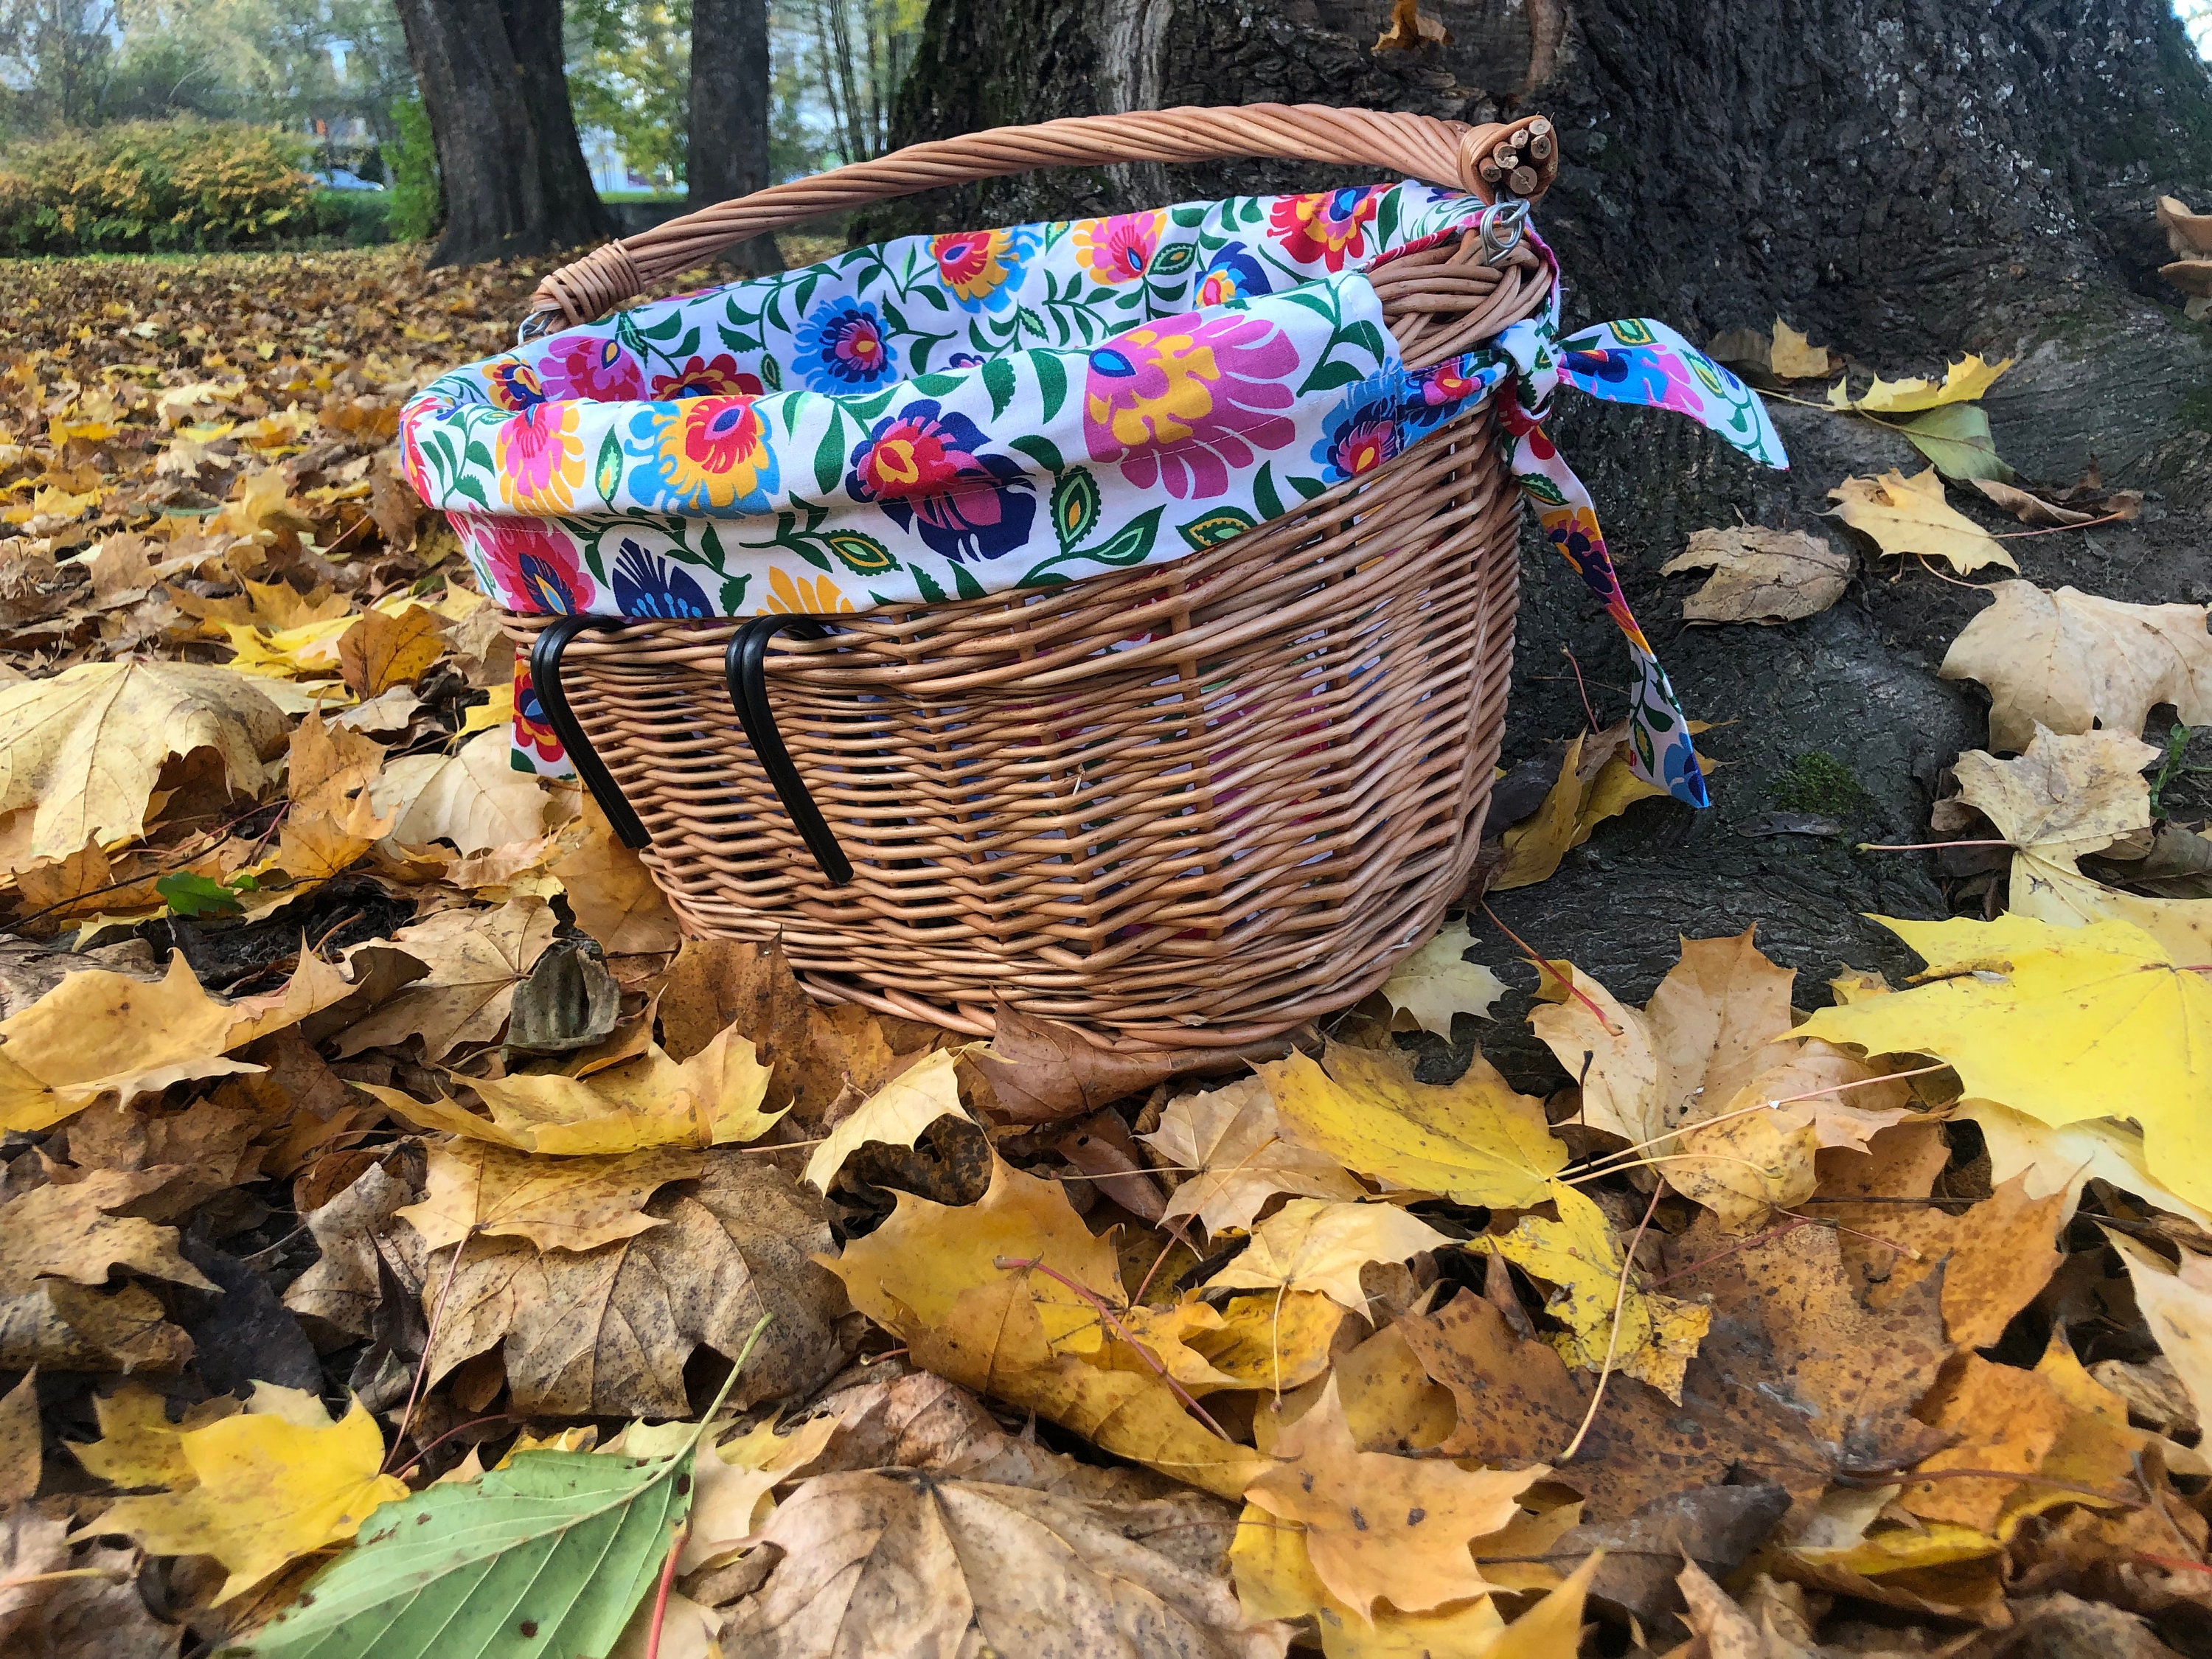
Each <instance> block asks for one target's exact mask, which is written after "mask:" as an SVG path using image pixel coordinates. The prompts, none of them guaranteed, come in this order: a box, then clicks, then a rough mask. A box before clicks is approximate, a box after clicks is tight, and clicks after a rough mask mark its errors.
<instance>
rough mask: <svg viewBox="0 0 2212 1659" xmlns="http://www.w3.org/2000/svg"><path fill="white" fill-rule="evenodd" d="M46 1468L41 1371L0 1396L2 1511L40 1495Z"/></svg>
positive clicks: (27, 1373)
mask: <svg viewBox="0 0 2212 1659" xmlns="http://www.w3.org/2000/svg"><path fill="white" fill-rule="evenodd" d="M44 1468H45V1434H44V1431H42V1430H41V1429H40V1426H39V1368H38V1367H37V1366H35V1365H33V1366H32V1367H31V1368H30V1369H29V1370H27V1371H25V1372H24V1373H23V1380H22V1381H21V1382H20V1383H16V1384H15V1387H14V1388H12V1389H9V1390H8V1392H7V1393H6V1394H5V1395H0V1510H11V1509H13V1508H15V1505H16V1504H27V1503H29V1502H30V1501H31V1500H32V1499H33V1498H36V1497H37V1496H38V1495H39V1481H40V1477H41V1475H42V1474H43V1473H44Z"/></svg>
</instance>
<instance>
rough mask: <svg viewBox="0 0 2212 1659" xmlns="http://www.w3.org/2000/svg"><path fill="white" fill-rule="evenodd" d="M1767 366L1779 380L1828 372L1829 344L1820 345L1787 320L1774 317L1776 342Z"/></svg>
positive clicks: (1768, 356)
mask: <svg viewBox="0 0 2212 1659" xmlns="http://www.w3.org/2000/svg"><path fill="white" fill-rule="evenodd" d="M1766 361H1767V367H1768V368H1771V369H1772V370H1773V371H1774V374H1775V376H1776V378H1777V379H1778V380H1811V379H1813V378H1814V377H1815V376H1817V375H1821V374H1826V373H1827V372H1828V348H1827V347H1826V346H1816V345H1814V343H1812V341H1811V340H1809V339H1808V338H1807V337H1805V336H1804V335H1802V334H1800V333H1799V332H1798V331H1796V329H1794V328H1792V327H1790V325H1789V324H1787V323H1785V322H1784V321H1783V320H1782V319H1781V318H1779V317H1777V318H1776V319H1774V345H1773V348H1772V349H1771V350H1770V351H1769V352H1768V354H1767V360H1766Z"/></svg>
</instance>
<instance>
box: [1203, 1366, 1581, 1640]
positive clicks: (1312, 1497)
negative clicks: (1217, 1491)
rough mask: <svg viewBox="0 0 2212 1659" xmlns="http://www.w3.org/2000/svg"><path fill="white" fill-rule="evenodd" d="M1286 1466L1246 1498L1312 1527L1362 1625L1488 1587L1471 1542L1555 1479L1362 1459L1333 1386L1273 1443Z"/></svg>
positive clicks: (1307, 1536) (1335, 1592)
mask: <svg viewBox="0 0 2212 1659" xmlns="http://www.w3.org/2000/svg"><path fill="white" fill-rule="evenodd" d="M1275 1452H1276V1455H1277V1456H1278V1458H1279V1459H1280V1460H1281V1462H1280V1463H1279V1466H1278V1467H1277V1468H1273V1469H1270V1470H1268V1471H1267V1473H1266V1474H1262V1475H1261V1476H1260V1477H1259V1478H1258V1479H1257V1480H1254V1481H1253V1482H1252V1484H1251V1485H1250V1486H1249V1487H1248V1488H1247V1489H1246V1492H1245V1497H1246V1498H1247V1500H1248V1501H1249V1502H1250V1503H1253V1504H1257V1505H1258V1506H1259V1507H1260V1508H1261V1509H1263V1510H1267V1512H1268V1513H1269V1514H1271V1515H1273V1516H1276V1517H1277V1518H1278V1519H1279V1520H1281V1521H1285V1522H1291V1523H1292V1524H1294V1525H1297V1526H1300V1527H1302V1528H1304V1541H1305V1546H1306V1555H1307V1559H1309V1560H1310V1562H1311V1563H1312V1565H1313V1570H1314V1572H1315V1575H1316V1577H1318V1578H1319V1579H1320V1580H1321V1582H1322V1584H1323V1586H1324V1587H1326V1588H1327V1589H1328V1593H1329V1594H1330V1595H1332V1596H1334V1598H1335V1599H1336V1600H1337V1601H1341V1602H1343V1603H1344V1604H1345V1605H1346V1606H1347V1607H1351V1608H1352V1609H1353V1610H1354V1611H1355V1612H1356V1613H1358V1614H1359V1616H1360V1617H1361V1618H1363V1619H1367V1618H1370V1617H1371V1616H1372V1614H1373V1612H1374V1607H1375V1604H1376V1602H1377V1601H1384V1600H1388V1601H1390V1602H1391V1603H1392V1605H1394V1606H1395V1607H1399V1608H1401V1609H1402V1610H1404V1611H1407V1612H1414V1613H1418V1612H1419V1611H1421V1610H1422V1609H1424V1608H1427V1607H1438V1606H1441V1605H1443V1603H1444V1602H1447V1601H1457V1600H1460V1599H1462V1598H1463V1597H1466V1596H1470V1595H1480V1594H1482V1593H1483V1592H1485V1591H1486V1590H1488V1589H1491V1588H1492V1585H1491V1584H1490V1583H1489V1582H1488V1581H1487V1580H1486V1579H1485V1578H1484V1577H1483V1576H1482V1574H1481V1573H1480V1571H1477V1569H1476V1567H1475V1564H1474V1556H1473V1554H1472V1553H1470V1551H1469V1549H1468V1544H1469V1543H1470V1541H1473V1540H1474V1539H1476V1538H1479V1537H1481V1536H1482V1535H1484V1534H1487V1533H1494V1532H1497V1531H1498V1530H1499V1529H1500V1528H1503V1527H1504V1525H1505V1524H1506V1523H1507V1522H1509V1521H1510V1520H1512V1518H1513V1516H1514V1515H1515V1513H1516V1510H1517V1507H1518V1506H1517V1504H1516V1501H1515V1500H1516V1498H1518V1497H1519V1496H1520V1494H1521V1493H1522V1492H1524V1491H1526V1490H1527V1489H1528V1487H1529V1486H1531V1485H1532V1484H1534V1482H1535V1481H1538V1480H1541V1479H1543V1478H1544V1476H1546V1475H1547V1474H1550V1473H1551V1471H1550V1470H1549V1469H1547V1468H1543V1467H1541V1466H1538V1467H1535V1468H1522V1469H1510V1470H1509V1469H1481V1470H1476V1471H1474V1472H1472V1473H1470V1472H1468V1471H1467V1470H1464V1469H1461V1468H1457V1467H1455V1466H1454V1465H1453V1464H1450V1463H1449V1462H1425V1461H1422V1460H1420V1459H1417V1458H1407V1457H1395V1456H1392V1455H1389V1454H1387V1453H1382V1452H1364V1451H1361V1450H1360V1449H1358V1446H1357V1445H1355V1444H1354V1443H1353V1442H1352V1432H1351V1430H1350V1428H1349V1427H1348V1426H1347V1425H1346V1422H1345V1418H1344V1407H1343V1405H1342V1403H1341V1402H1340V1401H1339V1399H1338V1398H1337V1391H1336V1386H1335V1384H1334V1382H1331V1383H1325V1384H1323V1385H1322V1392H1321V1398H1320V1399H1319V1400H1318V1401H1316V1402H1315V1404H1314V1406H1313V1408H1312V1409H1311V1410H1310V1411H1309V1412H1307V1413H1306V1414H1305V1415H1304V1417H1302V1418H1300V1419H1298V1420H1297V1422H1296V1423H1294V1424H1292V1425H1291V1426H1290V1427H1288V1428H1286V1429H1285V1430H1283V1431H1281V1432H1280V1433H1279V1435H1278V1436H1277V1437H1276V1440H1275Z"/></svg>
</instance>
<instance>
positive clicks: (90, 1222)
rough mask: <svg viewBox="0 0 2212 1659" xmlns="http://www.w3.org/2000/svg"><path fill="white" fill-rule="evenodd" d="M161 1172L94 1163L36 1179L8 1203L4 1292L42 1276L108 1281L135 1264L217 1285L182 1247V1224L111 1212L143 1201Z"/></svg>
mask: <svg viewBox="0 0 2212 1659" xmlns="http://www.w3.org/2000/svg"><path fill="white" fill-rule="evenodd" d="M160 1184H161V1177H160V1176H158V1175H156V1176H148V1175H144V1174H131V1173H129V1172H127V1171H125V1170H89V1171H88V1172H87V1173H86V1175H85V1176H84V1178H83V1179H82V1181H77V1182H71V1183H70V1184H69V1185H67V1186H62V1185H57V1184H53V1183H49V1184H47V1185H46V1186H43V1187H33V1188H31V1190H30V1191H28V1192H27V1193H24V1194H21V1195H20V1196H17V1197H15V1198H12V1199H9V1200H8V1201H7V1202H6V1203H4V1204H0V1294H4V1295H5V1296H7V1297H9V1298H10V1299H13V1298H15V1297H21V1296H25V1295H28V1294H32V1293H33V1292H34V1291H35V1288H36V1287H37V1285H38V1284H39V1281H40V1280H42V1279H73V1280H75V1281H76V1283H77V1284H80V1285H105V1284H106V1282H107V1276H108V1273H109V1272H110V1271H111V1270H112V1269H113V1268H116V1267H128V1268H130V1269H131V1271H133V1272H134V1273H143V1274H145V1275H147V1276H148V1277H149V1278H153V1279H167V1280H169V1281H171V1282H172V1283H174V1284H178V1285H191V1286H192V1287H193V1288H194V1289H196V1290H203V1291H212V1290H214V1289H215V1286H214V1285H212V1284H210V1282H209V1281H208V1279H207V1278H206V1277H205V1276H204V1274H203V1273H201V1272H200V1271H199V1269H198V1268H197V1267H193V1266H192V1265H191V1263H190V1262H189V1261H185V1259H184V1258H183V1257H182V1256H180V1255H178V1254H177V1230H176V1229H175V1228H173V1227H157V1226H155V1225H154V1224H153V1223H152V1222H150V1221H148V1220H145V1219H143V1218H141V1217H138V1216H124V1215H116V1214H113V1213H111V1212H113V1211H116V1210H120V1209H123V1208H125V1207H126V1206H129V1205H131V1204H132V1203H134V1202H135V1201H137V1200H138V1199H139V1198H140V1197H142V1196H143V1194H145V1193H146V1192H147V1191H148V1190H149V1188H153V1187H155V1186H158V1185H160Z"/></svg>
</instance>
